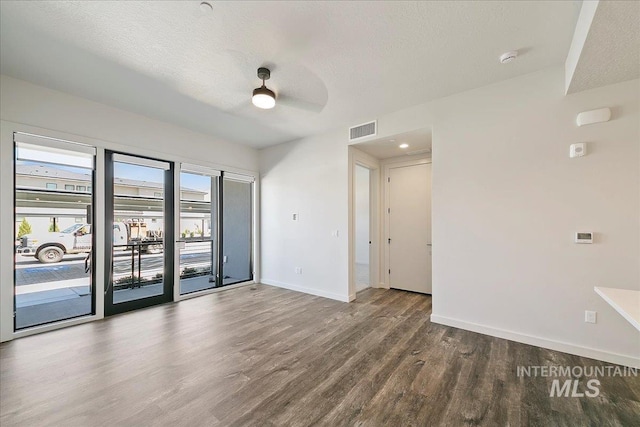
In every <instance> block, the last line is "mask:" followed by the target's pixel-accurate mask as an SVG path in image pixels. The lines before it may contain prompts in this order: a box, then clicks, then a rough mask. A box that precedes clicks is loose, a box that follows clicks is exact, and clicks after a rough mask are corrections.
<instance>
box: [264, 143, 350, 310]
mask: <svg viewBox="0 0 640 427" xmlns="http://www.w3.org/2000/svg"><path fill="white" fill-rule="evenodd" d="M345 134H346V132H345V131H342V130H341V131H340V132H336V133H333V134H328V135H324V136H322V137H320V138H307V139H305V140H302V141H298V142H292V143H287V144H281V145H278V146H275V147H272V148H269V149H266V150H262V151H261V152H260V153H261V158H260V171H261V172H260V174H261V178H260V182H261V193H260V200H261V204H260V212H261V245H262V246H261V253H262V255H261V257H262V258H261V280H262V282H263V283H267V284H272V285H277V286H281V287H285V288H289V289H295V290H300V291H303V292H308V293H311V294H314V295H321V296H325V297H328V298H333V299H337V300H341V301H348V300H349V291H348V271H349V268H348V239H347V232H348V225H347V224H348V208H347V202H348V197H347V194H348V188H347V180H348V176H347V169H348V153H347V146H346V144H344V137H345ZM293 213H298V214H299V215H300V219H299V220H298V221H293V220H292V214H293ZM335 231H337V232H338V236H337V237H335V236H333V235H332V233H333V232H335ZM296 267H301V268H302V274H296V272H295V269H296Z"/></svg>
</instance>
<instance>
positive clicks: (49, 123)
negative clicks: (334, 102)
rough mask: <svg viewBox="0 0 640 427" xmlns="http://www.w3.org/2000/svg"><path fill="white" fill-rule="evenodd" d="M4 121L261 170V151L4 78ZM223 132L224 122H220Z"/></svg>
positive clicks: (200, 161)
mask: <svg viewBox="0 0 640 427" xmlns="http://www.w3.org/2000/svg"><path fill="white" fill-rule="evenodd" d="M0 89H1V97H0V102H1V104H0V107H1V109H0V118H2V120H5V121H9V122H15V123H23V124H28V125H31V126H37V127H40V128H44V129H48V130H54V131H59V132H65V133H68V134H74V135H79V136H85V137H89V138H92V139H98V140H102V141H105V142H107V143H108V144H109V146H110V148H113V149H118V148H117V147H120V148H122V149H129V150H130V149H131V148H133V149H135V148H138V149H139V151H140V150H142V151H143V152H144V153H146V155H148V156H152V155H153V153H155V154H157V155H158V156H160V157H165V158H167V157H171V159H170V160H175V159H176V158H177V159H190V160H192V161H194V162H196V163H198V164H203V163H204V164H205V166H210V165H215V166H218V167H219V168H223V169H226V170H228V171H233V170H237V171H238V172H242V171H245V172H246V171H255V170H257V167H258V155H257V151H256V150H255V149H253V148H250V147H246V146H242V145H239V144H235V143H231V142H226V141H223V140H221V139H216V138H214V137H212V136H208V135H204V134H201V133H198V132H194V131H191V130H189V129H185V128H182V127H179V126H175V125H172V124H169V123H165V122H161V121H158V120H154V119H150V118H147V117H145V116H141V115H139V114H134V113H130V112H128V111H124V110H119V109H117V108H113V107H109V106H107V105H104V104H99V103H97V102H93V101H89V100H87V99H84V98H79V97H77V96H73V95H69V94H66V93H63V92H58V91H55V90H51V89H47V88H44V87H42V86H36V85H33V84H31V83H28V82H25V81H23V80H18V79H15V78H13V77H9V76H4V75H3V76H0ZM220 126H221V127H223V126H224V123H220Z"/></svg>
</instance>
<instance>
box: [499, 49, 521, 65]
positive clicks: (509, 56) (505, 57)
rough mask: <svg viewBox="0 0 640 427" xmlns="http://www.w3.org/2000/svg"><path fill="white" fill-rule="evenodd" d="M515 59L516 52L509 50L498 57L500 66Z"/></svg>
mask: <svg viewBox="0 0 640 427" xmlns="http://www.w3.org/2000/svg"><path fill="white" fill-rule="evenodd" d="M517 57H518V51H517V50H511V51H509V52H505V53H503V54H502V55H500V63H502V64H506V63H509V62H511V61H513V60H514V59H516V58H517Z"/></svg>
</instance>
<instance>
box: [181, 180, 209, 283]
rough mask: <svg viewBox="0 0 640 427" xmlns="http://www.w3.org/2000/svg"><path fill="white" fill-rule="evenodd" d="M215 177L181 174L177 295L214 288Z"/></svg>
mask: <svg viewBox="0 0 640 427" xmlns="http://www.w3.org/2000/svg"><path fill="white" fill-rule="evenodd" d="M217 188H218V177H217V176H212V175H206V174H205V175H201V174H196V173H189V172H181V173H180V229H179V233H180V237H179V239H178V248H179V253H180V294H181V295H184V294H189V293H192V292H199V291H203V290H206V289H211V288H214V287H216V277H217V250H216V249H217V248H216V246H217V243H216V242H217V215H216V212H217Z"/></svg>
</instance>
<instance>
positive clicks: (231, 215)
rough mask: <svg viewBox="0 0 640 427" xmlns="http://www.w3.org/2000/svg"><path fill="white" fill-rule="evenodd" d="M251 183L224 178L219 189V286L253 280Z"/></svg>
mask: <svg viewBox="0 0 640 427" xmlns="http://www.w3.org/2000/svg"><path fill="white" fill-rule="evenodd" d="M252 185H253V184H252V183H251V182H246V181H239V180H235V179H231V178H228V177H226V176H225V177H224V179H223V189H222V286H226V285H232V284H234V283H240V282H246V281H248V280H252V279H253V272H252V269H253V267H252V263H251V241H252V224H251V221H252Z"/></svg>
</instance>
